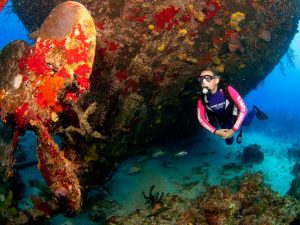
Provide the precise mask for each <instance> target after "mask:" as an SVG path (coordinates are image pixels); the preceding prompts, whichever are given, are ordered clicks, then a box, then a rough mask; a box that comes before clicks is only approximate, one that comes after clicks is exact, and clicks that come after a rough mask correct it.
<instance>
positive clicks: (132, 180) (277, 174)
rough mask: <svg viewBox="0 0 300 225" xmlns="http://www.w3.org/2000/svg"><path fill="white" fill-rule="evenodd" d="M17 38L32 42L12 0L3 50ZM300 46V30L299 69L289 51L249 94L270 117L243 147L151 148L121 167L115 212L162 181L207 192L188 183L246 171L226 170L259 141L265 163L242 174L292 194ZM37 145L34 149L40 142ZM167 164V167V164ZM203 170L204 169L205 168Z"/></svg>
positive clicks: (166, 188)
mask: <svg viewBox="0 0 300 225" xmlns="http://www.w3.org/2000/svg"><path fill="white" fill-rule="evenodd" d="M16 31H17V32H16ZM14 40H24V41H27V42H30V39H29V38H28V32H27V31H26V30H25V28H24V26H23V24H22V23H21V21H20V20H19V19H18V17H17V16H16V15H15V14H13V13H12V12H11V4H10V3H9V4H8V5H7V6H6V8H5V9H4V10H3V11H2V12H1V13H0V49H1V48H3V47H4V46H5V45H6V44H8V43H10V42H11V41H14ZM299 46H300V34H297V35H296V36H295V38H294V40H293V42H292V44H291V46H290V48H291V49H293V51H294V54H295V58H294V63H295V67H291V66H290V65H289V62H288V60H287V56H286V55H285V56H284V57H283V58H282V60H281V63H282V65H284V68H285V71H286V74H283V73H282V72H281V70H280V65H277V66H276V67H275V68H274V70H273V71H272V72H271V73H270V74H269V75H268V77H267V78H266V79H265V80H264V81H263V82H262V83H261V84H259V85H258V87H257V89H256V90H253V91H251V92H250V93H249V94H248V95H247V96H246V97H245V101H246V104H247V105H248V107H249V108H251V107H252V106H253V105H257V106H258V107H259V108H261V109H263V111H264V112H266V113H267V114H268V116H269V120H267V121H259V120H254V121H253V124H252V125H251V127H249V128H246V129H245V130H244V140H243V143H242V144H241V145H237V144H234V145H232V146H226V145H225V144H224V141H223V140H221V139H220V138H217V137H215V136H212V135H210V134H207V135H206V136H203V135H202V136H200V135H198V136H195V137H193V139H191V140H185V141H182V142H180V143H173V144H170V145H167V146H153V147H152V148H150V149H149V154H148V155H147V156H146V158H141V156H136V157H133V158H130V159H128V160H127V161H125V162H124V163H123V164H122V165H120V167H119V169H118V171H117V173H116V175H115V177H114V179H113V183H112V195H111V196H110V198H111V199H112V200H113V201H116V202H117V203H118V205H119V207H118V208H117V209H115V211H113V212H112V214H115V213H120V214H122V213H129V212H131V211H133V210H134V209H136V208H140V207H143V205H144V199H143V197H142V195H141V193H142V191H145V192H147V191H148V190H149V188H150V186H151V185H152V184H155V185H156V186H155V190H157V191H163V192H165V193H168V192H169V193H172V194H179V195H181V196H183V197H187V198H193V197H195V196H196V195H197V194H199V192H201V191H203V190H204V188H203V184H202V183H199V185H196V186H191V187H190V188H187V187H184V184H188V183H191V182H196V181H197V180H203V179H205V178H206V176H208V179H209V182H210V183H220V182H221V180H222V179H230V178H231V177H233V176H236V175H240V173H232V172H224V171H223V170H222V166H223V165H224V164H226V163H229V162H236V161H237V159H236V158H237V156H238V155H239V154H240V153H241V151H242V149H243V147H245V146H247V145H249V144H254V143H257V144H260V145H261V146H262V150H263V151H264V153H265V161H264V163H262V164H259V165H255V166H253V167H251V168H245V169H244V170H243V171H242V172H245V171H252V172H255V171H263V172H264V174H265V176H266V182H267V183H269V184H270V185H271V186H272V188H273V189H274V190H275V191H277V192H278V193H279V194H281V195H284V194H286V192H287V191H288V189H289V186H290V183H291V181H292V179H293V176H292V175H291V173H290V171H291V169H292V167H293V165H294V163H295V162H294V161H293V160H291V159H288V158H287V157H286V156H287V150H288V149H289V148H290V147H291V146H292V145H293V144H294V143H297V142H299V140H300V137H299V128H300V106H299V104H300V101H299V96H300V91H299V87H300V49H299ZM199 127H200V125H199ZM199 129H200V128H199ZM28 135H32V134H28ZM212 143H213V145H212ZM299 143H300V142H299ZM31 148H32V149H34V148H35V146H31ZM159 150H160V151H163V152H165V154H164V155H162V156H160V157H152V154H153V153H155V152H157V151H159ZM182 150H184V151H187V152H188V155H186V156H183V157H175V156H174V153H175V152H177V151H182ZM140 161H142V162H140ZM165 163H167V166H163V165H164V164H165ZM133 166H135V167H138V168H140V169H141V170H140V171H139V172H137V173H135V174H128V173H129V171H130V168H132V167H133ZM199 168H202V169H200V172H199ZM201 171H202V172H201ZM37 176H38V177H40V175H37ZM35 192H36V190H29V194H30V193H33V194H34V193H35ZM29 194H28V195H27V196H29ZM24 207H26V206H24ZM83 218H85V217H84V216H83ZM64 220H65V218H64V217H62V216H59V217H57V218H55V219H54V220H53V221H52V224H60V223H61V221H64ZM69 220H70V221H71V220H72V219H69ZM79 221H80V220H79V219H78V218H77V220H76V221H74V220H72V223H73V224H80V223H81V222H79ZM85 224H92V222H91V221H89V222H85Z"/></svg>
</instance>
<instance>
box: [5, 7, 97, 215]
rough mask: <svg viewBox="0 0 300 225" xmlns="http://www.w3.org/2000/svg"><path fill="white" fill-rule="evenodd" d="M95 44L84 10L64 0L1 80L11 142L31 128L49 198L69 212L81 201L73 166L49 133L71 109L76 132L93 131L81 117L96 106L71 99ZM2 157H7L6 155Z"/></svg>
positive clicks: (83, 80)
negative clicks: (81, 106)
mask: <svg viewBox="0 0 300 225" xmlns="http://www.w3.org/2000/svg"><path fill="white" fill-rule="evenodd" d="M95 45H96V31H95V26H94V23H93V20H92V18H91V16H90V14H89V12H88V11H87V9H86V8H85V7H83V6H82V5H81V4H79V3H76V2H65V3H63V4H61V5H58V6H57V7H56V8H55V9H54V10H53V11H52V12H51V14H50V15H49V17H47V19H46V20H45V22H44V24H43V25H42V27H41V28H40V30H39V32H38V36H37V40H36V43H35V44H34V45H33V46H32V47H27V48H25V49H24V51H23V52H22V53H20V54H19V55H18V57H15V58H12V62H10V63H11V64H14V65H18V68H14V69H15V70H14V71H8V72H10V73H8V74H6V76H5V77H4V79H8V82H7V83H5V82H4V80H1V88H2V89H3V90H4V93H5V95H4V94H3V95H2V97H1V100H0V107H1V119H2V120H3V121H4V122H8V123H12V124H14V123H15V124H16V128H15V134H14V142H13V144H14V145H15V144H16V142H17V140H18V136H19V135H20V134H21V133H22V131H24V130H25V129H33V130H34V131H35V132H36V134H37V136H38V158H39V169H40V170H41V172H42V174H43V176H44V178H45V180H46V182H47V183H48V185H49V186H50V188H51V189H52V191H53V192H54V194H55V196H56V197H57V198H58V199H64V202H65V207H67V208H68V210H70V211H74V212H77V211H79V210H80V208H81V201H82V200H81V190H80V185H79V180H78V177H77V174H76V169H75V167H76V166H75V165H73V163H72V162H71V161H69V160H67V159H66V158H65V157H64V156H63V154H62V153H61V152H60V150H59V148H58V146H57V145H56V144H55V143H54V141H53V139H52V137H51V135H50V131H51V129H52V128H53V127H55V123H59V120H60V118H59V114H61V113H62V112H63V111H64V110H66V109H67V111H69V109H70V107H71V108H72V107H73V111H75V112H77V113H78V114H79V124H80V127H81V128H82V129H81V130H83V131H84V132H85V133H84V134H90V135H93V133H92V128H91V126H90V125H89V123H88V122H87V117H88V116H89V115H90V113H92V112H94V111H95V110H96V104H92V105H91V107H90V108H89V109H88V110H87V111H86V113H82V112H81V111H80V110H78V108H76V103H77V102H78V99H79V98H80V97H81V96H82V94H83V93H85V92H86V91H87V90H88V88H89V81H88V78H89V75H90V73H91V68H92V65H93V61H94V55H95ZM15 72H17V74H15ZM9 79H10V80H9ZM95 135H98V136H99V134H98V133H96V134H95ZM3 147H5V146H3ZM4 150H5V151H2V152H1V153H3V154H9V153H10V154H11V150H10V149H9V147H6V148H5V149H4ZM5 159H6V160H11V155H9V156H7V157H6V158H5Z"/></svg>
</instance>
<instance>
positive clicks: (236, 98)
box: [228, 86, 248, 131]
mask: <svg viewBox="0 0 300 225" xmlns="http://www.w3.org/2000/svg"><path fill="white" fill-rule="evenodd" d="M228 93H229V95H230V97H231V99H232V100H233V102H234V103H235V105H236V106H237V107H238V108H239V114H238V117H237V119H236V121H235V124H234V125H233V127H232V130H234V131H237V130H238V129H239V128H240V127H241V125H242V123H243V121H244V119H245V117H246V115H247V111H248V110H247V106H246V104H245V102H244V100H243V98H242V97H241V96H240V94H239V93H238V92H237V91H236V90H235V89H234V88H233V87H231V86H228Z"/></svg>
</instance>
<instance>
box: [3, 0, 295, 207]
mask: <svg viewBox="0 0 300 225" xmlns="http://www.w3.org/2000/svg"><path fill="white" fill-rule="evenodd" d="M62 2H63V1H61V0H53V1H51V0H48V1H44V0H43V1H42V0H40V1H35V2H34V3H32V2H31V1H27V0H17V1H15V0H12V4H13V10H14V11H15V12H16V13H17V14H18V15H19V17H20V18H21V20H22V22H23V23H24V24H25V26H26V28H27V29H28V30H29V31H30V32H32V34H31V37H32V38H33V39H36V42H35V44H34V46H28V44H26V43H24V42H22V41H17V42H14V43H12V44H10V45H8V46H7V47H6V48H5V49H4V50H3V51H2V53H1V55H0V99H1V103H0V108H1V113H2V115H1V117H2V120H3V121H4V122H5V123H11V124H12V125H13V126H15V125H16V127H18V128H22V129H23V130H24V129H34V130H35V131H36V133H37V134H38V135H39V136H40V139H39V141H40V143H41V145H39V149H40V151H39V152H40V153H41V154H42V155H40V158H41V159H43V163H42V164H40V165H41V166H42V167H41V168H43V165H46V164H49V160H50V161H51V160H53V157H54V155H55V157H54V159H59V160H58V161H55V162H59V163H58V165H60V166H61V167H60V168H63V170H58V169H55V170H54V171H53V170H48V169H47V168H48V167H44V168H43V170H44V173H45V174H48V180H49V181H48V183H49V185H50V186H52V187H53V189H54V190H53V191H54V192H55V191H57V192H56V194H57V195H67V196H68V195H70V194H71V195H72V196H73V197H74V199H75V198H76V197H78V195H76V193H77V194H79V192H78V190H77V189H78V182H79V181H80V184H82V185H84V186H85V184H88V183H90V182H91V181H93V182H95V181H97V182H101V181H103V180H104V178H105V176H106V175H107V174H108V173H109V172H110V171H112V170H114V169H115V167H116V166H117V165H118V163H119V162H120V161H121V160H123V159H124V158H126V157H128V156H129V155H131V154H136V153H137V152H138V151H140V149H141V146H144V145H146V144H149V143H151V142H153V141H154V140H161V139H162V138H163V137H164V136H166V134H168V137H172V136H176V135H177V136H179V135H180V136H182V135H187V134H191V133H193V132H194V131H195V129H196V128H197V126H199V125H198V122H197V118H196V113H195V105H196V100H197V91H198V86H199V84H198V83H197V79H196V77H197V74H198V73H199V71H200V70H201V69H202V68H204V67H205V66H207V65H210V66H213V67H215V69H216V70H217V71H218V72H219V73H220V74H221V75H222V77H223V79H225V80H227V82H230V83H231V84H232V85H233V86H234V87H235V88H237V89H238V90H239V91H240V93H241V94H246V93H248V92H249V91H250V90H252V89H253V88H255V87H256V86H257V85H258V84H259V82H261V81H262V80H263V79H264V78H265V77H266V75H267V74H268V73H269V72H270V71H271V70H272V68H273V67H274V66H275V65H276V64H277V63H278V62H279V60H280V58H281V57H282V56H283V55H284V54H285V52H286V51H287V49H288V47H289V44H290V42H291V40H292V38H293V36H294V34H295V33H296V31H297V23H298V18H299V15H298V10H299V7H298V2H297V1H296V0H292V1H290V0H282V1H272V0H269V1H263V0H247V1H233V0H226V1H218V0H206V1H204V0H203V1H187V0H176V1H169V0H167V1H143V0H128V1H125V0H121V1H113V0H103V1H96V0H94V1H93V0H92V1H91V0H82V1H79V2H80V3H82V4H83V5H84V6H85V7H86V8H87V9H88V10H89V12H90V14H91V16H92V19H93V22H94V25H95V29H96V48H95V49H94V51H91V52H90V53H89V56H86V55H85V54H83V53H82V52H83V51H82V49H83V48H87V47H88V46H86V43H87V42H86V39H88V38H91V37H92V36H87V33H85V35H83V36H82V35H81V30H80V29H79V28H78V29H77V30H74V32H73V33H72V34H70V33H68V32H69V31H70V30H72V29H71V28H72V25H74V21H73V20H72V18H73V17H72V15H73V14H74V11H72V8H71V7H70V9H69V10H67V8H66V9H64V11H62V12H64V13H61V14H60V16H54V17H48V19H46V17H47V16H48V15H49V13H50V12H51V10H52V9H53V8H54V7H56V6H57V5H58V4H60V3H62ZM69 16H71V17H69ZM45 19H46V21H45ZM73 19H74V18H73ZM79 20H80V19H79ZM55 23H59V24H60V25H61V26H62V28H66V29H65V30H64V29H58V28H57V29H56V27H55V26H53V24H55ZM49 24H50V25H51V24H52V26H48V25H49ZM91 26H93V25H91ZM85 28H86V29H88V27H85ZM67 35H69V36H68V38H66V36H67ZM63 37H64V38H66V39H65V40H66V41H67V42H68V43H69V44H70V45H68V46H67V47H65V46H66V45H65V42H62V40H63V39H64V38H63ZM74 37H77V39H78V40H77V42H76V41H75V42H74V43H73V42H72V41H71V42H69V40H70V39H71V40H72V38H74ZM41 40H42V41H41ZM47 40H58V42H52V41H50V42H49V41H47ZM76 44H77V45H79V46H80V47H79V49H78V48H76ZM53 45H54V46H55V48H53ZM43 49H44V50H43ZM65 50H66V51H65ZM62 52H63V53H62ZM78 52H80V54H79V53H78ZM45 55H46V56H45ZM92 55H95V58H94V59H92V58H93V57H92ZM87 59H88V62H89V63H86V64H85V63H84V62H85V61H86V60H87ZM91 69H92V71H91ZM28 83H29V84H30V85H28ZM28 87H29V89H28ZM8 92H9V93H10V94H11V95H7V93H8ZM28 109H30V110H28ZM24 115H26V116H25V117H24ZM50 133H58V134H60V135H61V137H62V138H63V140H64V147H63V150H64V151H62V152H63V153H62V152H60V151H59V150H58V147H57V146H56V145H55V144H54V143H53V142H52V139H51V137H50ZM19 135H20V133H15V136H14V137H15V138H14V142H13V143H12V144H15V142H16V141H17V137H18V136H19ZM49 146H50V147H49ZM44 149H47V150H48V151H45V152H43V151H41V150H44ZM58 152H59V154H58ZM51 162H52V164H53V161H51ZM50 164H51V163H50ZM66 168H67V169H66ZM99 168H100V169H99ZM67 170H70V171H71V174H72V178H70V180H69V181H68V184H72V185H73V187H74V188H71V187H67V188H66V187H64V188H63V189H61V188H60V187H59V186H56V184H54V183H56V182H57V181H58V182H59V177H60V178H61V177H63V175H62V174H63V173H64V172H66V171H67ZM51 173H54V174H51ZM75 173H76V174H78V175H79V180H77V176H76V175H75ZM52 176H54V177H55V179H54V178H51V177H52ZM56 179H58V180H56ZM60 186H61V185H60ZM66 190H67V191H66ZM71 190H72V191H71ZM74 193H75V194H74ZM75 196H76V197H75ZM69 200H70V201H71V200H72V198H69ZM71 203H72V202H71ZM71 203H70V204H71ZM76 204H77V205H76ZM76 204H75V206H76V207H75V208H76V209H75V210H78V209H79V208H80V204H81V203H80V201H79V202H77V201H76ZM71 205H72V206H73V207H74V204H71Z"/></svg>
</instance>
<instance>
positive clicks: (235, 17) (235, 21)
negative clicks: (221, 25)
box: [229, 12, 246, 31]
mask: <svg viewBox="0 0 300 225" xmlns="http://www.w3.org/2000/svg"><path fill="white" fill-rule="evenodd" d="M245 18H246V17H245V14H244V13H242V12H236V13H233V14H232V15H231V17H230V22H229V25H230V26H231V27H232V28H233V29H234V30H236V31H240V30H241V28H240V27H239V23H240V22H241V21H243V20H244V19H245Z"/></svg>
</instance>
